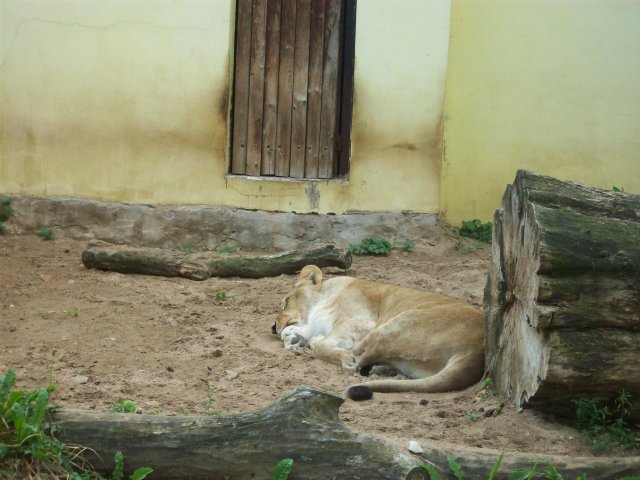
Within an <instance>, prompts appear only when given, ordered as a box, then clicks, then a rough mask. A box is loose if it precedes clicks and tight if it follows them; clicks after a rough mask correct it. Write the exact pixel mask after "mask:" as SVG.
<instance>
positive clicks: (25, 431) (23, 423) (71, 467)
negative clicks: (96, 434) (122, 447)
mask: <svg viewBox="0 0 640 480" xmlns="http://www.w3.org/2000/svg"><path fill="white" fill-rule="evenodd" d="M15 383H16V371H15V370H13V369H11V370H9V372H8V373H7V374H6V375H2V376H0V477H1V478H7V479H9V478H12V479H17V478H51V479H56V478H60V479H62V478H64V479H72V480H106V479H105V478H104V477H102V476H100V475H98V474H97V473H95V472H93V471H91V470H88V469H86V468H84V466H83V465H81V464H79V463H78V458H79V457H78V455H79V454H80V453H81V452H82V450H83V448H81V447H70V446H67V445H65V444H64V443H62V442H61V441H59V440H58V439H56V438H55V437H54V436H53V432H52V430H53V428H52V426H51V425H50V423H49V422H48V414H49V413H50V412H51V411H52V410H53V409H54V407H53V406H51V405H49V395H50V394H51V393H52V392H53V391H55V387H54V386H53V385H50V386H49V387H47V388H39V389H37V390H34V391H32V392H26V391H23V390H16V389H15ZM114 459H115V465H116V467H115V469H114V471H113V473H112V475H111V477H110V478H111V480H122V478H123V473H122V472H123V471H124V457H123V456H122V453H121V452H116V454H115V458H114ZM152 471H153V470H152V469H151V468H149V467H142V468H138V469H137V470H136V471H135V472H133V474H131V475H130V476H129V477H128V478H129V480H143V479H144V478H145V477H146V476H147V475H149V474H150V473H151V472H152Z"/></svg>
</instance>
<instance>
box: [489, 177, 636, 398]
mask: <svg viewBox="0 0 640 480" xmlns="http://www.w3.org/2000/svg"><path fill="white" fill-rule="evenodd" d="M639 299H640V196H637V195H630V194H624V193H617V192H611V191H605V190H599V189H595V188H591V187H588V186H584V185H580V184H576V183H572V182H565V181H560V180H557V179H554V178H550V177H546V176H541V175H535V174H533V173H530V172H526V171H519V172H518V173H517V175H516V179H515V181H514V183H513V185H509V186H508V187H507V190H506V192H505V194H504V196H503V199H502V209H500V210H498V211H497V212H496V214H495V217H494V223H493V244H492V262H491V265H490V267H489V275H488V281H487V286H486V288H485V296H484V312H485V363H486V366H487V369H488V372H489V374H490V375H491V377H492V379H493V382H494V386H495V387H496V388H497V389H498V390H499V391H500V392H501V393H502V394H503V395H505V396H507V397H508V398H510V399H512V400H513V401H514V402H515V404H516V406H517V407H519V408H520V407H523V406H527V405H532V406H538V407H541V408H542V407H544V408H548V409H551V410H558V409H559V408H560V410H561V407H567V406H569V405H570V400H571V399H577V398H580V397H594V396H595V397H600V398H601V399H603V400H611V399H612V398H614V397H616V396H617V395H618V394H619V392H620V391H621V390H622V389H624V390H626V391H627V392H630V393H632V394H633V400H634V401H635V402H636V403H637V402H638V399H640V396H639V394H640V361H639V359H640V301H639Z"/></svg>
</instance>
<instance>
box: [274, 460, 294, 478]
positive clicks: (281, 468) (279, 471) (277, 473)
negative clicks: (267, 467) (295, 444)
mask: <svg viewBox="0 0 640 480" xmlns="http://www.w3.org/2000/svg"><path fill="white" fill-rule="evenodd" d="M292 468H293V459H291V458H283V459H282V460H280V461H279V462H278V464H277V465H276V466H275V468H274V469H273V472H272V473H271V480H287V479H288V478H289V474H290V473H291V469H292Z"/></svg>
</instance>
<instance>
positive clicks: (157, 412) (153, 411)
mask: <svg viewBox="0 0 640 480" xmlns="http://www.w3.org/2000/svg"><path fill="white" fill-rule="evenodd" d="M162 412H164V408H162V407H153V408H151V410H149V415H161V414H162Z"/></svg>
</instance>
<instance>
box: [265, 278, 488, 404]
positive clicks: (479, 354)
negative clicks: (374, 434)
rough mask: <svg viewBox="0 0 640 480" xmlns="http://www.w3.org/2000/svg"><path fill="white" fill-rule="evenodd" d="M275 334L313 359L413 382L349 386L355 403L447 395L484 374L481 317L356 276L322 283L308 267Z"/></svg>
mask: <svg viewBox="0 0 640 480" xmlns="http://www.w3.org/2000/svg"><path fill="white" fill-rule="evenodd" d="M272 332H273V333H275V334H277V335H279V336H280V338H281V339H282V340H283V342H284V346H285V348H287V349H290V350H295V349H301V348H305V347H309V348H311V350H312V352H313V354H314V356H316V357H318V358H321V359H323V360H326V361H328V362H331V363H334V364H337V365H340V366H342V368H343V369H344V370H345V371H347V372H352V373H355V372H360V373H361V374H363V375H368V373H369V371H370V370H371V367H372V366H374V365H387V366H390V367H392V368H394V369H396V370H397V371H398V372H400V373H402V374H403V375H404V376H405V377H408V378H407V379H403V380H393V379H384V380H375V381H369V382H365V383H361V384H356V385H351V386H350V387H349V389H348V391H347V395H348V396H349V398H351V399H353V400H367V399H369V398H371V397H372V395H373V392H445V391H450V390H458V389H462V388H464V387H467V386H469V385H471V384H473V383H475V382H477V381H478V380H480V377H481V376H482V373H483V370H484V365H483V361H484V357H483V324H482V313H481V312H480V311H479V310H478V309H476V308H473V307H472V306H470V305H468V304H466V303H464V302H462V301H460V300H456V299H453V298H450V297H447V296H445V295H442V294H439V293H432V292H423V291H420V290H414V289H411V288H406V287H400V286H395V285H389V284H384V283H376V282H369V281H365V280H359V279H356V278H351V277H337V278H332V279H329V280H327V281H324V282H323V281H322V272H321V271H320V269H319V268H318V267H316V266H315V265H308V266H306V267H304V268H303V269H302V271H301V272H300V277H299V278H298V281H297V282H296V284H295V288H294V289H293V292H291V293H290V294H289V295H287V296H286V298H285V299H284V305H283V309H282V311H281V312H280V314H279V315H278V318H277V319H276V323H275V325H274V326H273V327H272Z"/></svg>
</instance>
